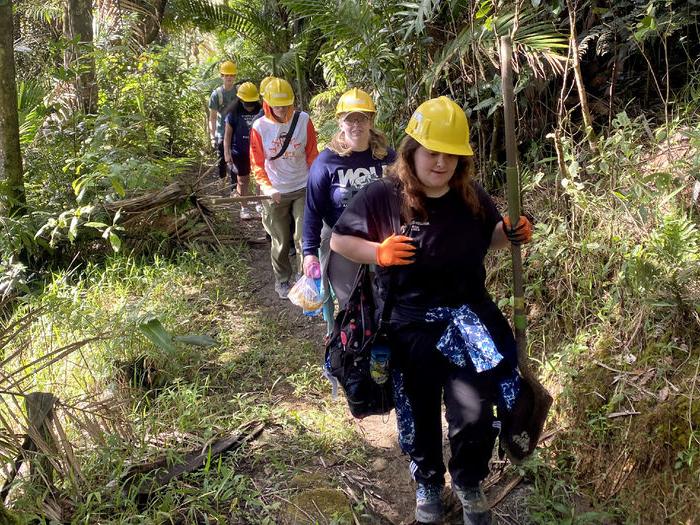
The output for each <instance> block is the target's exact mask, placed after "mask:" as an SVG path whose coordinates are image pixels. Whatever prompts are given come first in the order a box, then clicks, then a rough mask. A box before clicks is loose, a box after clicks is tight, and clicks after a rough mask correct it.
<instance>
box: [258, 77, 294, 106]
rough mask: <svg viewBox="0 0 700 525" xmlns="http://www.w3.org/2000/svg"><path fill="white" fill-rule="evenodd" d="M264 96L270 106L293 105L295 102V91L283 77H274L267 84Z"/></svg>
mask: <svg viewBox="0 0 700 525" xmlns="http://www.w3.org/2000/svg"><path fill="white" fill-rule="evenodd" d="M263 98H264V99H265V102H267V103H268V105H270V106H291V105H292V104H294V91H293V90H292V86H291V84H290V83H289V82H287V81H286V80H284V79H283V78H273V79H272V80H270V81H269V82H268V83H267V85H266V86H265V92H264V93H263Z"/></svg>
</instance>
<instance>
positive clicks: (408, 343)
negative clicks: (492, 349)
mask: <svg viewBox="0 0 700 525" xmlns="http://www.w3.org/2000/svg"><path fill="white" fill-rule="evenodd" d="M444 328H445V325H444V324H442V323H417V324H416V323H412V324H409V325H404V326H402V327H394V329H393V330H392V334H391V341H392V364H393V366H395V367H396V368H397V369H398V370H400V371H401V372H402V374H403V384H404V391H405V393H406V397H407V398H408V401H409V403H410V407H411V412H412V416H413V424H414V432H413V433H412V435H413V443H412V444H411V445H410V446H409V447H407V448H408V450H407V451H408V453H409V455H410V457H411V460H412V465H411V470H412V474H413V477H414V478H415V479H416V481H420V482H424V483H443V482H444V474H445V464H444V462H443V458H442V421H441V419H442V412H441V402H442V401H443V400H444V403H445V409H446V418H447V422H448V438H449V441H450V449H451V458H450V462H449V469H450V475H451V476H452V479H453V481H454V483H456V484H457V485H459V486H460V487H474V486H476V485H478V484H479V482H480V481H482V480H483V479H484V478H485V477H486V476H487V475H488V472H489V467H488V462H489V459H490V458H491V452H492V450H493V445H494V443H495V440H496V436H497V430H496V429H495V428H494V426H493V422H494V416H493V406H494V400H495V397H494V396H495V388H496V383H495V381H493V379H492V377H493V375H494V374H493V373H492V372H485V373H482V374H476V373H475V372H474V371H473V369H471V370H470V369H465V368H458V367H456V366H455V365H453V364H452V363H450V362H449V361H448V360H447V358H446V357H444V356H443V355H442V354H441V353H440V352H439V351H438V350H437V348H436V347H435V345H436V343H437V341H438V340H439V338H440V336H441V334H442V332H443V331H444ZM399 424H401V423H399Z"/></svg>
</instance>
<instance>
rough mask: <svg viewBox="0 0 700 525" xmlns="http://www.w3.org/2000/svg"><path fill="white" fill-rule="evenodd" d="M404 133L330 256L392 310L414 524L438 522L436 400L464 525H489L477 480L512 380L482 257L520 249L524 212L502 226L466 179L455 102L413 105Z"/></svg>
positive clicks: (339, 225)
mask: <svg viewBox="0 0 700 525" xmlns="http://www.w3.org/2000/svg"><path fill="white" fill-rule="evenodd" d="M406 134H407V136H406V137H405V138H404V139H403V141H402V142H401V145H400V147H399V151H398V159H397V161H396V162H395V163H394V164H393V165H392V166H390V167H389V168H388V170H387V171H388V175H387V176H385V178H384V179H382V180H379V181H376V182H373V183H371V184H369V185H368V186H366V187H365V188H363V189H362V190H360V192H359V193H358V194H357V195H356V196H355V198H354V199H353V200H352V201H351V202H350V204H349V205H348V207H347V208H346V209H345V211H344V212H343V214H342V215H341V217H340V218H339V219H338V221H337V222H336V224H335V228H334V230H333V234H332V237H331V249H332V250H334V251H337V252H338V253H340V254H341V255H343V256H345V257H347V258H348V259H351V260H353V261H355V262H357V263H363V264H375V265H376V278H375V283H376V285H377V290H378V294H379V295H380V301H379V302H380V303H383V304H387V303H388V304H390V305H391V310H390V312H389V313H388V314H387V318H388V320H389V322H388V327H387V328H386V329H385V331H386V333H385V335H386V337H387V340H388V343H389V344H388V346H389V348H390V353H391V355H390V358H389V361H388V362H389V363H390V367H391V368H393V370H391V378H392V380H393V382H394V383H393V388H394V400H395V403H396V416H397V425H398V430H399V442H400V445H401V448H402V450H404V451H405V452H406V453H407V454H408V455H409V456H410V458H411V464H410V469H411V473H412V475H413V478H414V480H415V481H416V482H417V485H416V507H415V519H416V521H417V522H419V523H433V522H441V521H442V519H443V508H442V503H441V499H440V495H441V493H442V491H443V488H444V474H445V471H446V469H445V464H444V462H443V457H442V428H441V409H442V407H441V404H442V402H443V401H444V404H445V410H446V419H447V422H448V429H449V430H448V437H449V441H450V447H451V450H452V456H451V459H450V462H449V470H450V475H451V478H452V490H453V491H454V492H455V494H456V495H457V497H458V498H459V500H460V501H461V503H462V508H463V517H464V522H465V523H470V524H474V523H479V524H482V523H491V513H490V511H489V509H488V505H487V503H486V500H485V498H484V494H483V492H482V490H481V487H480V484H481V482H482V480H483V479H484V478H485V477H486V475H487V474H488V472H489V465H488V463H489V459H490V458H491V452H492V450H493V445H494V442H495V439H496V435H497V433H498V431H497V429H496V425H495V423H496V422H495V421H494V415H493V414H494V413H493V408H494V405H495V406H496V407H497V408H498V410H499V414H501V411H509V410H511V409H512V408H513V406H514V402H515V397H516V396H517V393H518V390H519V385H520V377H519V375H518V373H517V369H516V367H517V356H516V345H515V338H514V337H513V333H512V331H511V328H510V326H509V324H508V321H506V319H505V317H504V316H503V314H502V313H501V312H500V310H499V309H498V307H497V306H496V304H495V303H494V301H493V300H492V299H491V297H490V295H489V294H488V292H487V290H486V271H485V268H484V258H485V257H486V253H487V251H488V250H489V249H498V248H504V247H506V246H509V245H510V243H515V244H518V243H523V242H528V241H529V240H530V238H531V227H530V224H529V222H528V221H527V219H525V218H524V217H522V218H520V219H519V221H518V224H517V225H516V227H515V228H511V227H510V225H509V223H508V222H506V221H504V219H503V218H502V217H501V214H500V213H499V211H498V209H497V208H496V205H495V204H494V202H493V201H492V200H491V198H490V197H489V195H488V194H487V193H486V192H485V191H484V190H483V189H482V187H481V186H480V185H479V184H478V183H477V182H476V181H475V180H474V172H475V168H474V166H475V164H474V152H473V151H472V147H471V145H470V144H469V124H468V121H467V116H466V115H465V113H464V111H463V110H462V108H461V107H460V106H459V105H458V104H456V103H455V102H454V101H453V100H451V99H449V98H447V97H438V98H434V99H430V100H428V101H426V102H424V103H423V104H421V105H420V106H419V107H418V108H417V109H416V110H415V112H414V113H413V115H412V116H411V119H410V121H409V123H408V126H407V127H406ZM390 282H391V283H392V284H391V286H390ZM382 317H383V318H384V315H383V316H382ZM384 362H386V361H384ZM372 369H373V368H371V370H372Z"/></svg>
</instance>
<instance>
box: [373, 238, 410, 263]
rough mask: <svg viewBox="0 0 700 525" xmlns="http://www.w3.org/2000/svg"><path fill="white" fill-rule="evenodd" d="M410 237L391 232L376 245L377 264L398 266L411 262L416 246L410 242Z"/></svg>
mask: <svg viewBox="0 0 700 525" xmlns="http://www.w3.org/2000/svg"><path fill="white" fill-rule="evenodd" d="M411 241H412V239H411V238H410V237H406V236H405V235H396V234H393V235H391V236H390V237H387V238H386V239H384V240H383V241H382V243H381V244H380V245H379V246H377V264H378V265H379V266H400V265H405V264H411V263H412V262H413V259H411V257H413V254H414V252H415V251H416V247H415V246H413V244H411Z"/></svg>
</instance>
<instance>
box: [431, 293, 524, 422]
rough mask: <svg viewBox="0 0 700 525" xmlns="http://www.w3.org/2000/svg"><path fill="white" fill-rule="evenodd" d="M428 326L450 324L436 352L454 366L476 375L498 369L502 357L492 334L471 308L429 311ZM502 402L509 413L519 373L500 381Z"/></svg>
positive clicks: (517, 386) (443, 308) (459, 307)
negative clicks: (436, 323)
mask: <svg viewBox="0 0 700 525" xmlns="http://www.w3.org/2000/svg"><path fill="white" fill-rule="evenodd" d="M425 320H426V321H428V322H439V321H449V323H448V325H447V328H446V329H445V332H444V333H443V334H442V337H440V340H439V341H438V342H437V349H438V350H439V351H440V352H441V353H442V354H443V355H444V356H445V357H446V358H447V359H449V360H450V362H452V363H453V364H454V365H455V366H458V367H460V368H466V367H467V366H468V363H470V362H471V364H472V365H473V366H474V370H476V372H477V373H481V372H485V371H486V370H491V369H492V368H495V367H496V366H497V365H498V364H499V363H500V362H501V361H502V360H503V355H502V354H501V353H500V352H499V351H498V349H497V348H496V344H495V343H494V342H493V339H492V338H491V335H490V334H489V331H488V330H487V329H486V327H485V326H484V324H483V323H482V322H481V319H479V316H478V315H476V314H475V313H474V312H473V311H472V309H471V308H469V306H468V305H466V304H464V305H462V306H458V307H456V308H447V307H439V308H432V309H430V310H428V313H427V314H426V317H425ZM498 386H499V389H500V394H501V399H500V401H501V402H502V404H503V405H504V406H505V408H507V409H508V410H511V409H512V408H513V405H514V404H515V398H516V396H517V395H518V390H519V387H520V376H519V374H518V372H517V370H513V371H512V373H511V374H507V375H506V376H505V377H503V378H501V379H500V380H499V384H498Z"/></svg>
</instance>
